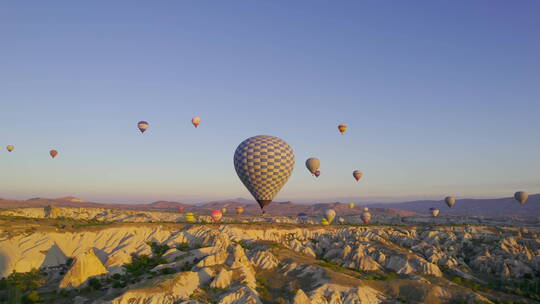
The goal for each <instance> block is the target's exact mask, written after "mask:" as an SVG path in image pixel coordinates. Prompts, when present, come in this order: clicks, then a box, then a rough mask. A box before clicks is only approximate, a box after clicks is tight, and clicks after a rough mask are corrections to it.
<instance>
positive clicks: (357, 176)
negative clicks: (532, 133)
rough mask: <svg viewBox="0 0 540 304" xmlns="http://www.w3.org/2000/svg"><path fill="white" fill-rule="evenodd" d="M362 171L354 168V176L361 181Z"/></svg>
mask: <svg viewBox="0 0 540 304" xmlns="http://www.w3.org/2000/svg"><path fill="white" fill-rule="evenodd" d="M362 175H363V174H362V172H361V171H360V170H354V171H353V173H352V176H353V177H354V179H355V180H356V181H359V180H360V179H361V178H362Z"/></svg>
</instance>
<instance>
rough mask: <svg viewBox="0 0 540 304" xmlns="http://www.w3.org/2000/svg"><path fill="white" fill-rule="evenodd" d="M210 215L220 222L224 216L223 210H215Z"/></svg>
mask: <svg viewBox="0 0 540 304" xmlns="http://www.w3.org/2000/svg"><path fill="white" fill-rule="evenodd" d="M210 216H211V217H212V219H213V220H214V222H216V223H217V222H219V221H220V220H221V218H222V217H223V212H221V210H214V211H212V213H211V214H210Z"/></svg>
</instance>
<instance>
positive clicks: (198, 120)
mask: <svg viewBox="0 0 540 304" xmlns="http://www.w3.org/2000/svg"><path fill="white" fill-rule="evenodd" d="M191 123H192V124H193V126H195V128H196V127H198V126H199V124H200V123H201V118H200V117H199V116H195V117H193V118H192V119H191Z"/></svg>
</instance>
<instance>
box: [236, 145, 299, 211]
mask: <svg viewBox="0 0 540 304" xmlns="http://www.w3.org/2000/svg"><path fill="white" fill-rule="evenodd" d="M234 168H235V170H236V174H238V177H239V178H240V180H241V181H242V183H243V184H244V185H245V186H246V188H247V189H248V190H249V192H250V193H251V195H253V197H254V198H255V200H256V201H257V202H258V203H259V206H260V207H261V209H262V208H264V206H266V205H268V204H270V202H272V200H273V199H274V196H276V194H277V193H278V192H279V190H281V188H282V187H283V185H285V183H286V182H287V180H288V179H289V177H290V176H291V173H292V170H293V168H294V153H293V150H292V149H291V147H290V146H289V145H288V144H287V143H286V142H285V141H284V140H282V139H280V138H277V137H274V136H269V135H258V136H254V137H250V138H248V139H246V140H244V141H243V142H242V143H241V144H240V145H239V146H238V148H236V151H235V152H234Z"/></svg>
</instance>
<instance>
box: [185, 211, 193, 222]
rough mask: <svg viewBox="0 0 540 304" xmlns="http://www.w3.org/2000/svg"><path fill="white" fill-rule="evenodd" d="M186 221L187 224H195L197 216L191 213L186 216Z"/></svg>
mask: <svg viewBox="0 0 540 304" xmlns="http://www.w3.org/2000/svg"><path fill="white" fill-rule="evenodd" d="M184 219H185V220H186V222H188V223H194V222H195V216H194V215H193V213H191V212H188V213H186V214H185V215H184Z"/></svg>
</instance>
